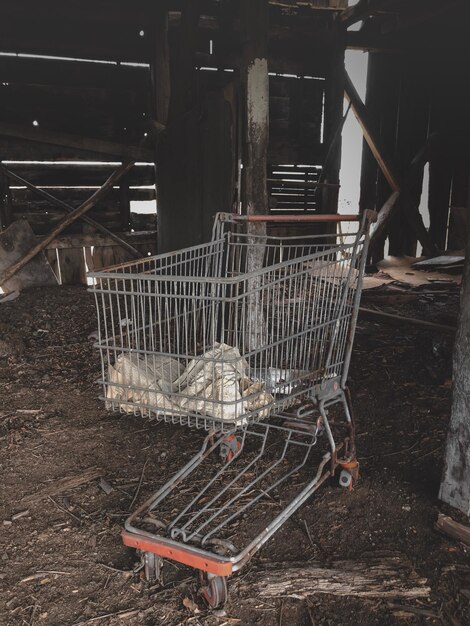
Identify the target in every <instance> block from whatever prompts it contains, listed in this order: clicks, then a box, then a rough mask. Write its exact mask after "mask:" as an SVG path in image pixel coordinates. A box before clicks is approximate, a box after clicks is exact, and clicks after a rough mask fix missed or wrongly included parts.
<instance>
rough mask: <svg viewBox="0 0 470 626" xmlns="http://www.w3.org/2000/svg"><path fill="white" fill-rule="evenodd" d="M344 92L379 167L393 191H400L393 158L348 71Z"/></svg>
mask: <svg viewBox="0 0 470 626" xmlns="http://www.w3.org/2000/svg"><path fill="white" fill-rule="evenodd" d="M344 93H345V96H346V99H347V100H348V101H349V102H350V103H351V108H352V110H353V113H354V115H355V116H356V119H357V121H358V122H359V125H360V127H361V128H362V132H363V134H364V139H365V140H366V142H367V145H368V146H369V148H370V150H371V152H372V154H373V155H374V157H375V159H376V160H377V163H378V164H379V167H380V169H381V170H382V173H383V175H384V176H385V178H386V180H387V182H388V184H389V185H390V187H391V188H392V191H399V190H400V183H399V179H398V174H397V172H396V171H395V168H394V166H393V164H392V160H391V158H390V157H389V156H388V155H387V152H386V150H385V148H384V146H383V145H382V143H381V141H380V138H379V137H378V136H377V134H376V132H375V129H374V127H373V124H372V122H371V120H370V116H369V112H368V110H367V108H366V106H365V104H364V103H363V102H362V100H361V98H360V96H359V94H358V93H357V90H356V87H355V86H354V83H353V82H352V80H351V78H350V77H349V74H348V73H347V72H345V78H344Z"/></svg>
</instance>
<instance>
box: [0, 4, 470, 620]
mask: <svg viewBox="0 0 470 626" xmlns="http://www.w3.org/2000/svg"><path fill="white" fill-rule="evenodd" d="M0 14H1V16H2V19H1V20H0V94H1V97H0V381H1V384H2V393H1V396H0V402H1V407H0V446H1V448H2V453H1V458H0V468H1V470H2V475H3V485H2V492H3V494H2V500H1V503H0V511H1V513H0V517H1V518H2V519H3V526H2V527H1V528H0V537H1V540H0V546H1V548H0V557H1V559H2V561H1V563H0V624H5V626H17V625H20V624H27V625H28V626H32V625H33V624H34V625H36V626H39V625H40V624H50V625H51V626H59V625H60V626H67V625H75V624H100V625H101V624H109V625H110V626H111V625H114V624H129V625H131V626H132V625H134V624H135V625H137V624H139V625H140V624H145V625H148V626H152V625H157V624H158V625H160V624H161V625H164V624H166V625H170V626H172V625H175V626H176V624H193V625H207V626H212V625H216V624H217V625H220V626H222V625H229V624H230V625H231V624H247V625H251V624H259V625H261V626H264V625H266V626H267V625H268V624H269V625H270V624H279V625H281V624H282V625H284V626H285V625H287V624H305V625H310V624H311V625H312V626H313V625H317V624H335V625H336V624H338V625H339V624H345V623H352V624H356V623H363V624H425V623H426V624H449V625H452V626H459V625H460V626H465V624H469V623H470V604H469V603H470V566H469V564H468V554H469V552H468V551H469V549H470V548H469V546H470V527H469V520H468V517H469V515H470V416H469V412H468V411H469V409H468V397H469V396H468V394H469V393H470V382H469V381H470V371H469V350H470V340H469V337H470V293H469V289H470V282H469V281H470V267H469V266H468V265H467V262H466V261H465V259H466V257H468V254H466V250H470V248H469V246H470V240H469V238H468V233H467V231H468V228H467V223H468V208H469V197H470V190H469V181H470V153H469V148H468V146H469V145H470V116H469V113H468V102H467V98H468V96H467V94H468V91H469V89H468V87H469V85H468V82H469V76H470V73H469V59H470V39H469V38H468V34H467V30H468V24H469V23H470V5H469V3H468V1H467V0H412V1H411V0H358V1H356V2H351V1H350V2H348V0H302V1H300V0H299V1H294V0H153V1H150V0H135V1H134V2H128V1H127V0H101V1H100V2H96V1H94V2H91V0H81V1H80V2H79V1H78V0H69V1H68V2H58V1H57V0H44V1H43V2H40V3H39V2H33V1H32V0H15V1H13V0H4V1H3V2H2V3H1V8H0ZM351 51H358V53H359V52H361V53H362V54H363V55H367V58H368V60H367V75H366V77H365V82H366V91H365V98H364V99H362V98H361V95H360V94H359V89H358V86H357V84H356V83H355V78H354V76H353V74H352V73H351V72H349V73H348V71H346V65H345V63H346V61H347V58H348V56H347V55H348V54H349V53H350V52H351ZM351 117H354V120H355V123H357V124H358V126H359V127H360V129H361V132H362V139H361V141H362V144H363V145H362V149H361V147H358V149H357V150H356V159H355V160H356V161H357V162H359V161H360V162H361V168H360V180H358V181H356V182H357V188H358V198H357V202H356V201H354V205H353V206H351V207H350V208H349V209H348V214H358V215H359V216H364V215H369V213H368V211H373V212H376V213H377V220H376V222H375V224H374V225H373V228H372V234H371V237H370V242H369V249H368V254H367V258H366V266H365V269H366V277H365V279H364V284H363V290H364V291H363V297H362V301H361V306H360V308H359V317H358V324H357V333H356V341H355V344H354V349H353V353H352V367H351V370H350V376H349V387H350V389H351V394H352V397H353V403H354V406H355V414H356V440H357V458H358V461H359V464H360V468H361V477H360V479H359V480H358V481H357V484H355V486H354V489H353V490H352V491H347V490H340V489H338V488H337V486H331V485H330V484H327V486H326V487H324V488H323V489H322V491H319V493H318V494H316V495H315V496H314V497H313V498H311V499H309V500H308V501H307V502H306V504H304V505H303V507H302V508H300V509H299V511H296V512H295V513H294V514H293V515H292V517H291V518H290V519H289V520H288V521H286V523H285V524H284V525H283V527H282V529H281V530H280V531H279V532H278V534H277V535H275V537H274V538H273V539H271V540H270V541H269V542H267V543H266V544H265V545H264V547H263V548H262V550H261V552H260V554H259V555H256V556H254V557H253V559H252V561H250V562H249V564H248V565H247V566H246V569H244V570H243V571H242V573H240V574H239V575H237V576H234V579H233V581H232V582H231V583H230V589H231V591H230V596H229V600H228V601H227V603H226V605H225V606H224V608H223V609H220V608H219V610H218V611H217V610H215V611H214V610H212V611H211V610H209V609H207V607H206V605H205V604H204V602H203V601H202V600H201V596H200V595H198V592H197V589H198V585H197V584H196V583H195V581H194V579H193V578H192V577H191V570H190V569H189V568H188V567H186V566H185V565H181V564H180V563H174V562H172V561H169V565H168V567H166V570H165V572H164V574H163V578H162V580H160V583H159V582H155V581H154V583H152V584H149V583H148V581H145V580H144V578H145V577H144V576H143V575H142V572H140V571H137V570H135V561H136V556H135V551H133V550H130V549H129V548H125V547H124V546H122V544H121V539H120V529H121V527H122V524H123V522H124V520H125V519H126V517H127V515H128V514H129V513H130V512H131V510H132V509H133V507H134V505H136V504H139V503H141V502H142V501H143V499H144V496H145V497H148V496H150V494H151V493H152V491H153V490H154V489H155V488H156V487H157V486H158V484H159V482H161V481H162V479H165V480H167V479H168V478H169V477H170V476H172V475H173V474H174V473H175V472H176V471H178V469H179V468H180V467H181V466H182V465H183V464H184V463H186V462H187V461H188V460H189V459H190V457H191V456H192V455H193V454H196V452H197V450H198V449H199V447H200V445H201V442H202V440H203V435H201V433H200V432H198V431H190V430H188V429H182V428H177V427H171V426H165V425H163V424H162V423H160V422H153V421H146V420H142V419H141V418H140V417H136V416H135V415H133V414H130V413H129V412H128V413H127V414H126V413H125V412H122V411H121V412H122V413H123V414H122V415H120V416H116V415H113V414H112V413H111V412H110V411H107V410H106V407H105V404H104V403H103V402H101V400H100V399H99V397H98V395H99V394H98V392H97V387H96V384H95V383H96V379H97V377H98V376H99V371H100V364H99V355H98V351H97V350H96V349H95V348H94V347H93V343H94V341H96V340H97V337H96V336H95V335H96V332H97V331H96V324H97V323H96V313H95V308H94V299H93V297H92V294H91V293H89V292H88V291H87V287H90V286H91V285H92V284H94V283H93V280H92V279H90V277H89V276H87V273H88V272H99V271H100V270H102V268H107V267H109V266H114V265H118V264H123V263H128V262H131V261H135V260H136V259H140V258H143V257H151V256H153V255H156V254H163V253H169V252H171V251H175V250H179V249H183V248H186V247H189V246H196V245H198V244H203V243H204V242H207V241H209V240H210V238H211V233H212V225H213V220H214V216H215V214H216V213H218V212H224V213H229V214H232V215H241V216H248V217H250V218H251V217H253V216H255V217H256V216H258V217H260V216H268V217H269V218H270V219H273V221H272V222H268V226H267V227H266V228H267V231H266V229H264V226H261V225H260V223H254V224H253V225H252V226H251V227H249V228H248V233H249V234H252V235H258V236H262V237H264V236H265V235H266V232H267V233H268V235H272V236H279V237H284V236H288V235H290V236H299V238H300V237H304V236H305V237H307V236H309V235H312V234H315V235H321V236H325V237H327V236H328V235H330V236H331V235H332V234H336V233H337V231H336V225H333V226H332V225H331V224H330V223H328V224H326V225H325V224H324V223H315V224H313V222H308V221H307V222H306V223H302V220H305V218H308V219H309V218H310V217H312V216H318V215H325V214H326V215H328V216H335V215H340V216H341V215H343V214H344V213H345V211H344V210H343V208H342V207H341V206H340V202H339V198H340V192H341V189H342V188H343V189H344V187H345V183H344V181H345V176H346V174H347V172H348V169H349V168H350V167H351V163H349V162H348V161H347V160H346V159H345V158H344V156H343V158H342V140H343V142H344V141H345V138H344V137H342V135H343V130H344V128H345V124H346V121H347V120H349V119H350V118H351ZM349 217H350V218H351V219H352V216H349ZM274 218H276V219H278V222H276V221H274ZM279 218H280V220H279ZM343 218H344V222H347V221H348V216H346V215H343ZM343 218H340V219H341V220H343ZM374 219H375V217H374ZM349 221H351V220H349ZM339 223H340V227H341V224H342V222H339ZM338 232H339V233H341V231H338ZM347 232H349V231H347V230H346V231H345V236H346V235H347ZM338 236H339V235H338ZM341 236H342V235H341ZM423 259H424V263H425V265H424V266H421V268H420V267H419V261H423ZM144 261H145V259H144ZM417 262H418V265H417V266H416V265H414V264H415V263H417ZM426 263H427V265H426ZM248 266H249V264H248ZM255 270H256V267H255ZM423 270H431V272H429V271H423ZM254 274H256V271H254ZM94 280H95V281H96V279H94ZM460 285H462V287H460ZM129 317H130V314H129ZM98 332H99V331H98ZM452 368H453V369H452ZM266 498H268V496H266ZM269 498H270V502H269V506H270V507H272V510H273V511H274V510H277V509H279V507H282V504H283V500H282V497H281V496H279V497H271V496H269ZM276 507H277V509H276ZM134 508H135V507H134ZM258 521H259V520H258ZM165 566H166V565H165ZM206 582H207V581H206ZM2 606H3V608H2Z"/></svg>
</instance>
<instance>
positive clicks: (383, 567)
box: [248, 556, 430, 599]
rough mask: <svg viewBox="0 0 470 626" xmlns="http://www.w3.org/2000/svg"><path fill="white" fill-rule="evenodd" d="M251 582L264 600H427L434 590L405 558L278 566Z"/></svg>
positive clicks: (257, 573) (249, 582) (250, 579)
mask: <svg viewBox="0 0 470 626" xmlns="http://www.w3.org/2000/svg"><path fill="white" fill-rule="evenodd" d="M275 567H276V566H275V565H274V566H273V568H272V569H271V568H270V567H268V569H266V570H265V571H263V572H260V571H256V573H255V574H254V575H253V574H252V575H251V576H250V577H249V579H248V584H249V585H250V590H251V593H252V594H259V595H260V596H261V597H262V598H279V597H288V598H298V599H302V598H306V597H308V596H312V595H315V594H318V593H327V594H330V595H334V596H356V597H362V598H409V599H411V598H426V597H428V596H429V593H430V587H429V586H428V581H427V579H426V578H423V577H420V576H418V575H417V574H416V573H415V572H414V571H413V569H412V568H411V566H410V564H409V563H408V562H407V561H406V560H405V559H404V558H403V557H401V556H400V557H388V558H382V559H376V560H373V561H368V562H360V561H359V562H358V561H336V562H333V563H332V564H331V565H330V566H322V565H320V564H319V563H311V562H310V563H299V564H291V563H289V564H285V565H284V567H280V566H279V564H278V565H277V569H274V568H275Z"/></svg>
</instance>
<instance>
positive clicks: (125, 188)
mask: <svg viewBox="0 0 470 626" xmlns="http://www.w3.org/2000/svg"><path fill="white" fill-rule="evenodd" d="M119 215H120V218H121V229H122V230H123V231H124V232H125V233H127V232H128V230H129V228H130V225H131V201H130V196H129V183H128V182H127V181H121V184H120V185H119Z"/></svg>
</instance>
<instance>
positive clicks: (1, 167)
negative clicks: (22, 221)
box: [0, 164, 142, 259]
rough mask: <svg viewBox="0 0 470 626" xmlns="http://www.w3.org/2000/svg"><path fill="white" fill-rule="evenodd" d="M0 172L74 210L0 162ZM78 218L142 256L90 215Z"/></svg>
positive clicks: (131, 251) (133, 253)
mask: <svg viewBox="0 0 470 626" xmlns="http://www.w3.org/2000/svg"><path fill="white" fill-rule="evenodd" d="M0 172H3V173H4V174H5V176H8V178H10V179H11V180H13V181H15V182H17V183H19V184H20V185H24V186H25V187H26V188H27V189H29V190H30V191H32V192H33V193H35V194H36V195H37V196H40V197H41V198H44V199H45V200H48V201H49V202H50V203H51V204H54V205H55V206H57V207H59V208H61V209H64V211H65V212H66V213H71V212H72V211H73V210H74V208H73V206H70V204H67V202H64V201H63V200H60V198H56V197H55V196H53V195H52V194H50V193H48V192H47V191H45V190H44V189H40V188H39V187H36V185H33V184H32V183H30V182H29V181H27V180H25V179H24V178H23V177H22V176H19V175H18V174H15V172H12V171H10V170H9V169H8V168H6V167H5V166H4V165H1V164H0ZM80 219H81V220H83V221H84V222H86V223H87V224H90V226H93V228H96V230H98V231H100V232H102V233H103V235H106V236H107V237H110V238H111V239H113V240H114V241H115V242H116V243H118V244H119V245H120V246H122V247H123V248H125V249H126V250H127V251H128V252H129V253H130V254H132V256H133V257H135V258H136V259H140V257H141V256H142V254H141V253H140V252H139V251H138V250H137V249H136V248H134V246H131V244H130V243H128V242H127V241H126V240H125V239H122V237H120V236H119V235H116V233H113V231H112V230H109V229H108V228H106V226H103V224H100V223H99V222H97V221H95V220H94V219H92V218H91V217H88V215H82V216H81V218H80Z"/></svg>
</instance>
